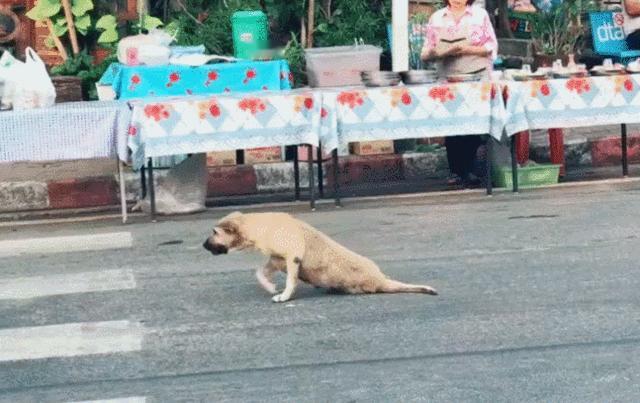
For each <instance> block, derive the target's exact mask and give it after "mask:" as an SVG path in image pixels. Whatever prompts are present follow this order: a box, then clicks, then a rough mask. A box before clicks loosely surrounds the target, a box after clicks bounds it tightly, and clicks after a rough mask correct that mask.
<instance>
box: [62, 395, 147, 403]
mask: <svg viewBox="0 0 640 403" xmlns="http://www.w3.org/2000/svg"><path fill="white" fill-rule="evenodd" d="M146 401H147V398H146V397H140V396H135V397H122V398H119V399H108V400H84V401H81V402H71V403H145V402H146Z"/></svg>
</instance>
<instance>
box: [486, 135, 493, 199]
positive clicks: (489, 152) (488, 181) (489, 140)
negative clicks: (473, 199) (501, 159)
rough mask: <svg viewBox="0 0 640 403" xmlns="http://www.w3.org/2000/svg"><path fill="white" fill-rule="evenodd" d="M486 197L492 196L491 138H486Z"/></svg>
mask: <svg viewBox="0 0 640 403" xmlns="http://www.w3.org/2000/svg"><path fill="white" fill-rule="evenodd" d="M487 137H488V140H487V162H486V164H487V196H491V195H492V194H493V183H492V178H491V160H492V159H493V140H492V139H491V136H487Z"/></svg>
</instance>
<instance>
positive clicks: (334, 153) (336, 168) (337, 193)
mask: <svg viewBox="0 0 640 403" xmlns="http://www.w3.org/2000/svg"><path fill="white" fill-rule="evenodd" d="M331 159H332V160H333V161H332V163H333V198H334V199H335V202H336V207H342V202H341V201H340V183H339V180H340V178H339V172H340V171H339V170H340V166H339V161H338V149H335V150H333V151H332V152H331Z"/></svg>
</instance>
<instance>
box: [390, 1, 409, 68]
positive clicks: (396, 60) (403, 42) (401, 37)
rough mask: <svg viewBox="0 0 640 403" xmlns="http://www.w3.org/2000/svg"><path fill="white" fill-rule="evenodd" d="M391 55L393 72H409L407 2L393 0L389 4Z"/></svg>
mask: <svg viewBox="0 0 640 403" xmlns="http://www.w3.org/2000/svg"><path fill="white" fill-rule="evenodd" d="M391 35H392V37H393V38H392V42H393V43H392V45H391V55H392V63H393V71H396V72H397V71H407V70H409V2H408V1H407V0H393V1H392V3H391Z"/></svg>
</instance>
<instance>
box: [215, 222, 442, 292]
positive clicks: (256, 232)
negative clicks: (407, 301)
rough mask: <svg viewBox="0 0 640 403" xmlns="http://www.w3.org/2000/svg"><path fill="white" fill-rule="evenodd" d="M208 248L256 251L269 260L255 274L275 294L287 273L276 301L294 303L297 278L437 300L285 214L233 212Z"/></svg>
mask: <svg viewBox="0 0 640 403" xmlns="http://www.w3.org/2000/svg"><path fill="white" fill-rule="evenodd" d="M203 246H204V248H205V249H207V250H208V251H210V252H211V253H213V254H214V255H219V254H224V253H228V252H230V251H235V250H244V249H255V250H258V251H260V252H262V253H263V254H264V255H266V256H269V261H268V262H267V264H266V265H265V266H264V267H263V268H261V269H258V271H257V272H256V276H257V278H258V281H259V282H260V285H262V287H263V288H264V289H265V290H267V291H268V292H270V293H271V294H276V286H275V284H273V282H272V280H271V278H272V276H273V274H274V273H275V272H276V271H282V272H285V273H286V274H287V281H286V286H285V289H284V291H283V292H282V293H281V294H277V295H275V296H274V297H273V301H274V302H284V301H288V300H289V299H291V297H292V296H293V293H294V291H295V289H296V285H297V282H298V279H300V280H302V281H305V282H307V283H310V284H312V285H314V286H316V287H323V288H329V289H335V290H339V291H343V292H347V293H351V294H363V293H401V292H402V293H423V294H431V295H437V292H436V290H434V289H433V288H431V287H428V286H426V285H413V284H404V283H401V282H399V281H395V280H391V279H389V278H387V277H386V276H385V275H384V274H383V273H382V272H381V271H380V269H379V268H378V266H377V265H376V264H375V263H374V262H372V261H371V260H369V259H367V258H365V257H363V256H360V255H358V254H356V253H354V252H352V251H350V250H349V249H347V248H345V247H344V246H342V245H340V244H338V243H337V242H335V241H334V240H332V239H331V238H329V237H328V236H326V235H325V234H323V233H322V232H320V231H318V230H317V229H315V228H313V227H311V226H310V225H309V224H307V223H305V222H303V221H300V220H297V219H295V218H293V217H292V216H290V215H288V214H285V213H254V214H241V213H238V212H236V213H232V214H230V215H228V216H226V217H224V218H223V219H222V220H220V221H219V222H218V225H217V226H216V227H215V228H214V230H213V234H212V235H211V236H210V237H209V238H208V239H207V240H206V241H205V242H204V245H203Z"/></svg>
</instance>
